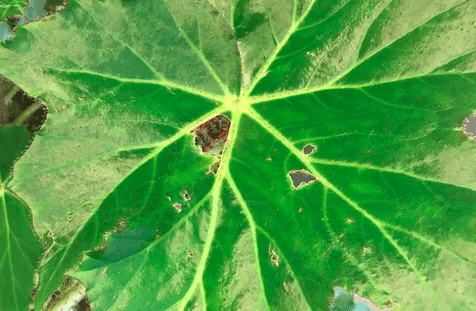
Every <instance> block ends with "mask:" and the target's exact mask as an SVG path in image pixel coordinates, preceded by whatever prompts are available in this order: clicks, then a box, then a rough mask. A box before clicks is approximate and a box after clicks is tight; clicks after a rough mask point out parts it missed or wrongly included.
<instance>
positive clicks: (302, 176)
mask: <svg viewBox="0 0 476 311" xmlns="http://www.w3.org/2000/svg"><path fill="white" fill-rule="evenodd" d="M289 178H291V181H292V184H293V187H294V189H299V188H301V187H303V186H305V185H307V184H309V183H312V182H314V181H316V180H317V178H316V177H314V176H313V175H311V173H309V171H307V170H304V169H302V170H293V171H290V172H289Z"/></svg>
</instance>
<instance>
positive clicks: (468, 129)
mask: <svg viewBox="0 0 476 311" xmlns="http://www.w3.org/2000/svg"><path fill="white" fill-rule="evenodd" d="M461 130H462V131H463V134H464V135H465V136H467V137H468V138H471V139H472V140H474V141H476V113H473V114H471V115H470V116H468V117H467V118H466V119H464V121H463V124H462V126H461Z"/></svg>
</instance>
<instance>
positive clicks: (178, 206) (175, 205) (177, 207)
mask: <svg viewBox="0 0 476 311" xmlns="http://www.w3.org/2000/svg"><path fill="white" fill-rule="evenodd" d="M173 207H174V208H175V210H176V211H177V212H179V213H180V212H182V210H183V207H182V204H180V203H174V204H173Z"/></svg>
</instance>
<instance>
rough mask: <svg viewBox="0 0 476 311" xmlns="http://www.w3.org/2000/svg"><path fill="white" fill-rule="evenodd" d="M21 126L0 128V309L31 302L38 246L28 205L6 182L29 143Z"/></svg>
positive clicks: (17, 308) (14, 308)
mask: <svg viewBox="0 0 476 311" xmlns="http://www.w3.org/2000/svg"><path fill="white" fill-rule="evenodd" d="M30 139H31V134H30V133H29V132H28V131H27V130H26V129H25V128H23V127H20V126H14V125H8V126H4V127H0V210H1V212H0V223H1V225H0V250H1V253H0V275H1V276H2V281H1V282H0V310H2V311H4V310H5V311H7V310H12V311H21V310H26V309H27V307H28V304H29V303H30V302H31V297H30V293H31V291H32V290H33V286H34V273H35V270H36V264H37V262H38V259H39V257H40V254H41V251H42V247H41V245H40V242H39V240H38V238H37V236H36V234H35V233H34V232H33V229H32V226H31V220H30V219H31V216H30V211H29V208H28V206H27V205H26V204H25V203H24V202H23V201H22V200H21V199H20V198H18V197H17V196H16V195H15V194H14V193H13V192H12V191H11V190H10V189H8V188H6V182H7V180H8V179H9V178H10V177H11V171H12V166H13V163H14V162H15V161H16V160H17V158H18V157H19V156H20V155H21V154H22V153H23V151H24V150H25V148H26V147H27V146H28V144H29V143H30Z"/></svg>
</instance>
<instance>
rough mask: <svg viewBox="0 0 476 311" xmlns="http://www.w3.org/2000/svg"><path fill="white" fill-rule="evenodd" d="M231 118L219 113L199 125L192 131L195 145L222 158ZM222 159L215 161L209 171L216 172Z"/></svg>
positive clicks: (204, 151) (209, 153)
mask: <svg viewBox="0 0 476 311" xmlns="http://www.w3.org/2000/svg"><path fill="white" fill-rule="evenodd" d="M230 125H231V120H230V119H229V118H228V117H227V116H225V115H222V114H220V115H217V116H215V117H213V118H211V119H210V120H208V121H206V122H205V123H203V124H201V125H200V126H198V127H197V128H196V129H194V130H193V131H192V132H193V133H194V134H195V145H196V146H198V147H200V148H201V149H202V152H203V153H206V154H208V155H211V156H214V157H217V158H218V159H220V158H221V155H222V154H223V150H224V149H225V143H226V140H227V138H228V133H229V131H230ZM219 166H220V161H218V162H215V163H214V164H212V165H211V166H210V168H209V172H211V173H213V174H216V173H217V171H218V167H219Z"/></svg>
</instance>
